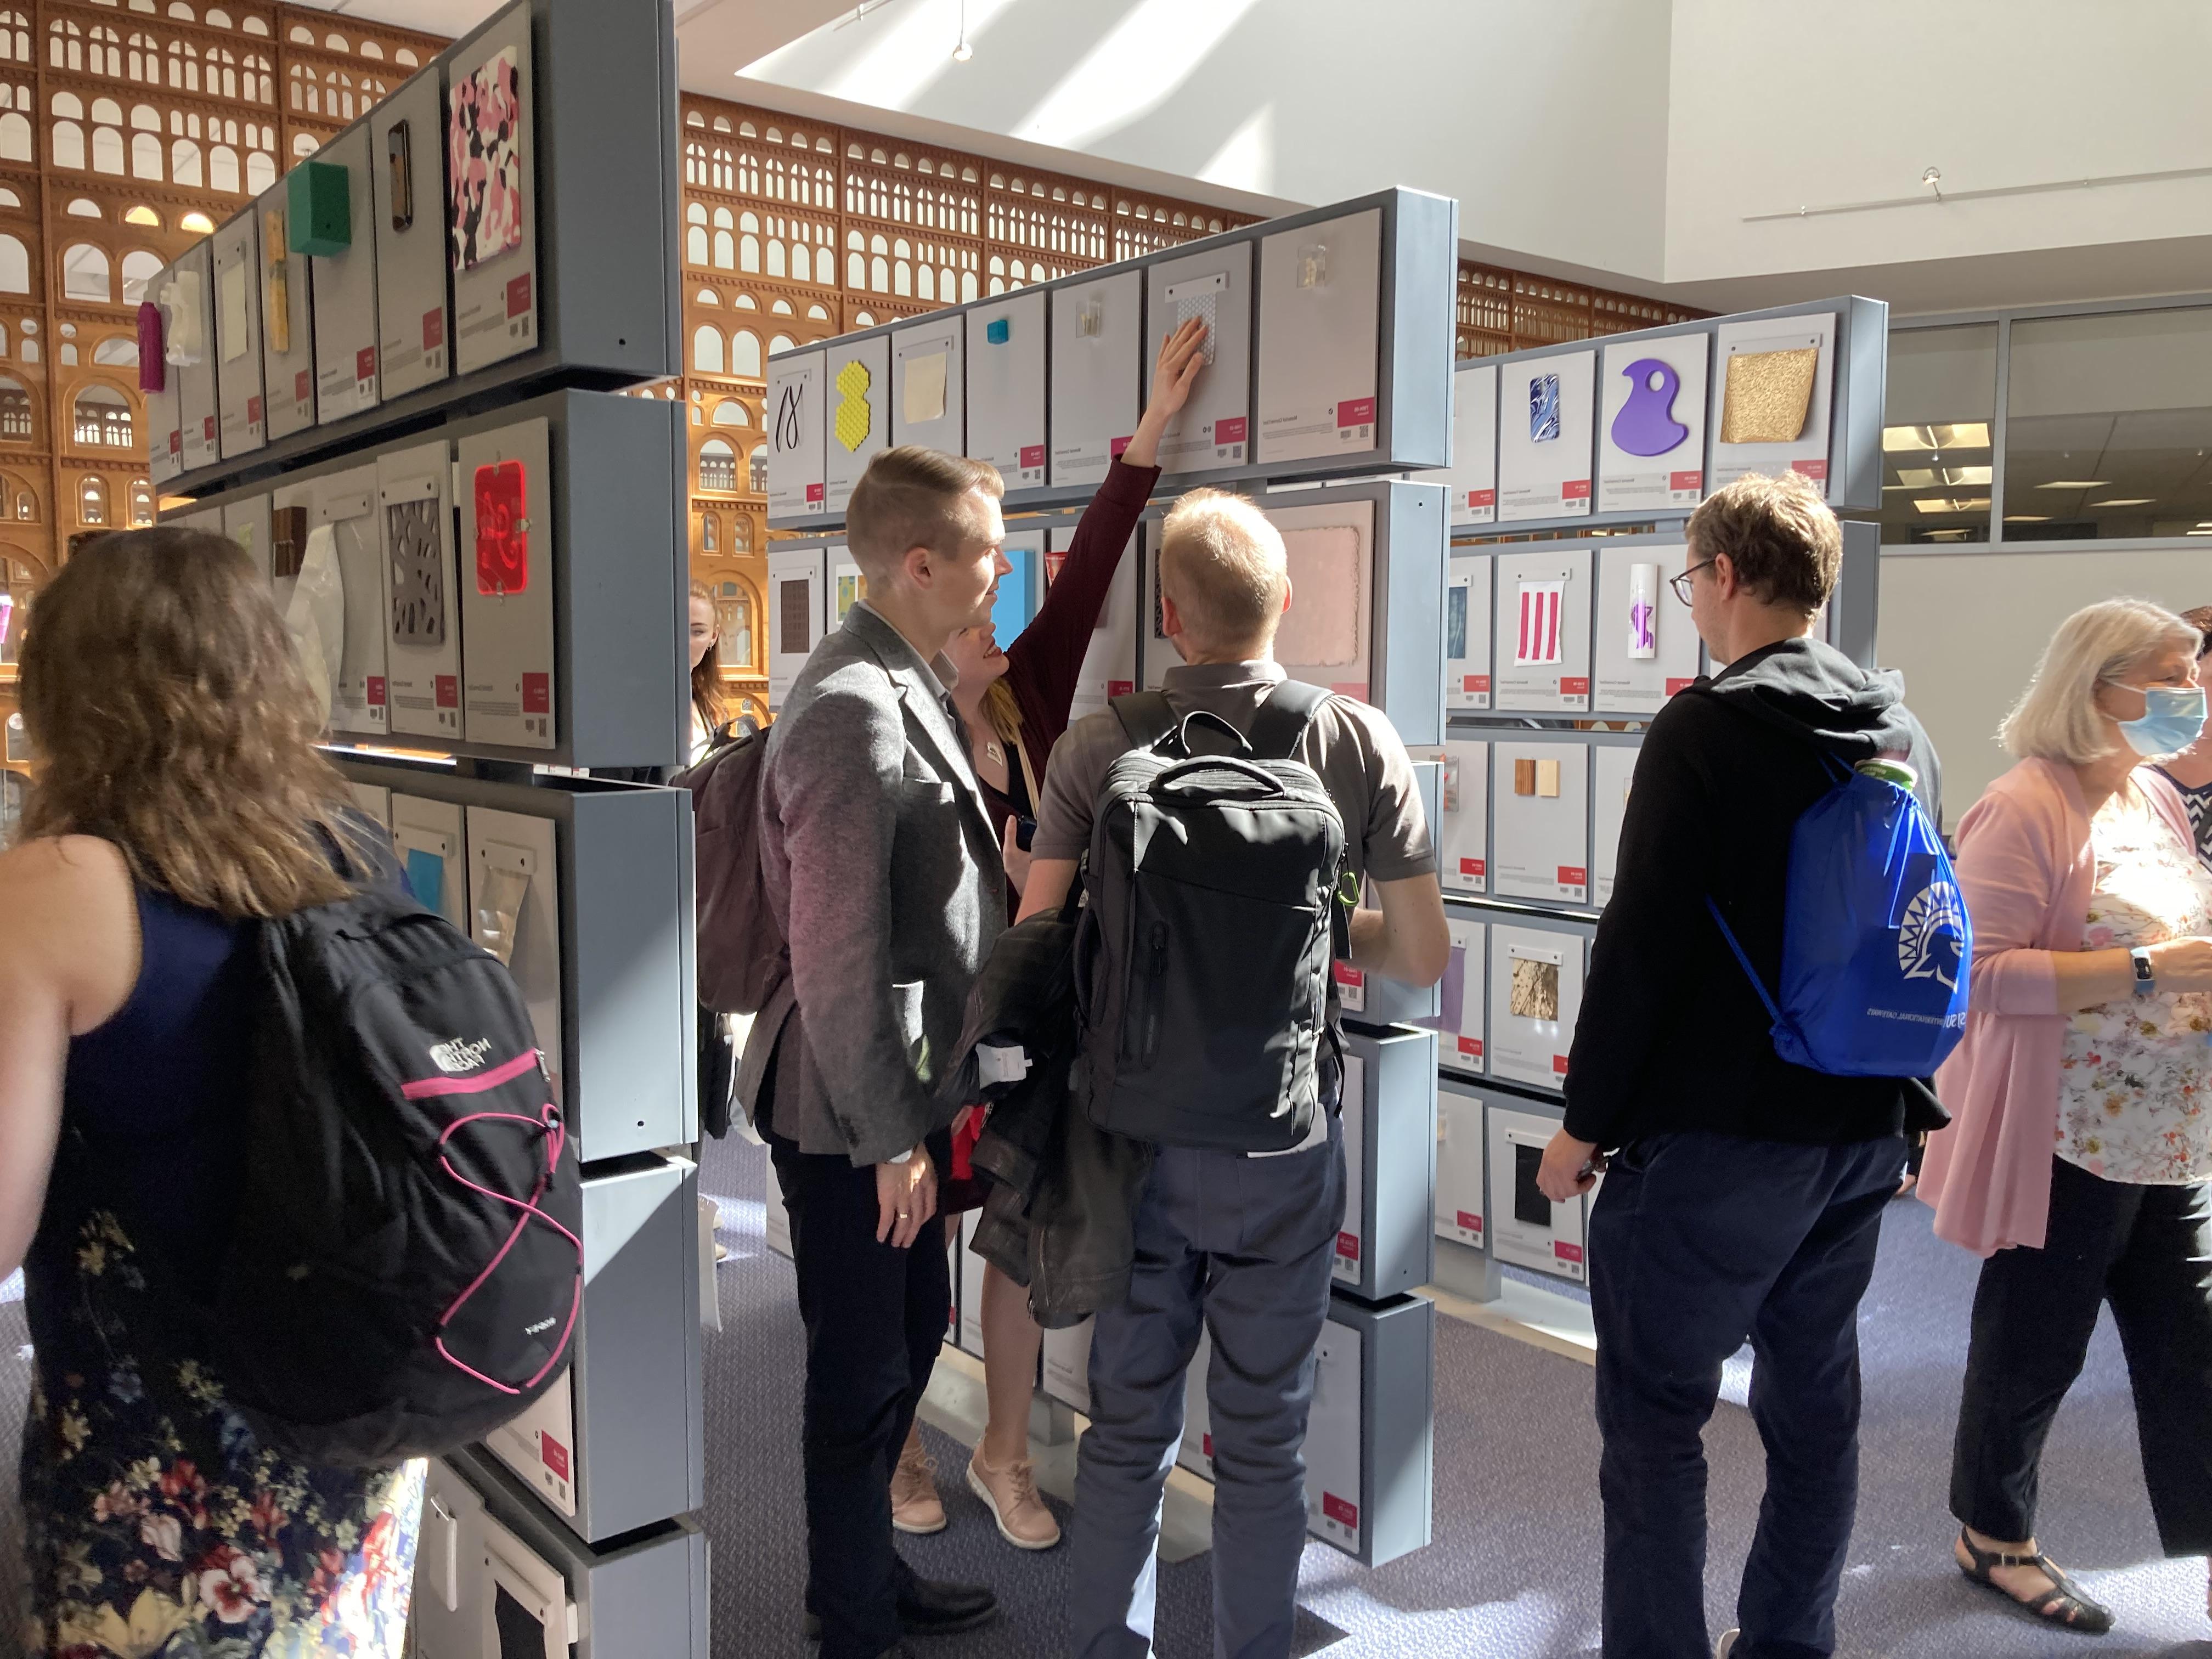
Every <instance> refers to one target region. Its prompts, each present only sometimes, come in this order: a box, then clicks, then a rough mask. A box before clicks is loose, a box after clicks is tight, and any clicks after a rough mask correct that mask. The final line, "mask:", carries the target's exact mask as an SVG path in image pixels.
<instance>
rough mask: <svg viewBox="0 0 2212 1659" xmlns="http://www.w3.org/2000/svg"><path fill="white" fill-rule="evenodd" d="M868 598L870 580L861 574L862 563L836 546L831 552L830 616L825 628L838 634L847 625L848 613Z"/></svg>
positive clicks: (825, 622)
mask: <svg viewBox="0 0 2212 1659" xmlns="http://www.w3.org/2000/svg"><path fill="white" fill-rule="evenodd" d="M867 597H868V579H867V578H866V576H864V575H862V574H860V561H859V560H857V559H855V558H854V556H853V555H852V552H851V550H849V549H848V548H845V547H842V546H834V547H832V548H830V550H829V616H828V617H826V618H824V620H823V628H824V629H826V630H827V631H828V632H829V633H832V634H834V633H836V631H837V630H838V629H841V628H842V627H843V626H844V625H845V617H846V613H847V612H848V611H851V610H852V608H853V607H854V605H858V604H859V603H860V601H861V600H862V599H866V598H867Z"/></svg>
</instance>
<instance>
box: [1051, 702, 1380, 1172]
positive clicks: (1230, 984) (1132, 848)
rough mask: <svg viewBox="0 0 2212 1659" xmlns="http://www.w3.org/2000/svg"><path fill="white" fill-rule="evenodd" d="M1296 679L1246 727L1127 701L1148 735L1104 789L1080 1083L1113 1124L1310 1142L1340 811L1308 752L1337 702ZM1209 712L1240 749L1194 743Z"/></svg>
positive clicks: (1089, 873) (1092, 862) (1089, 910)
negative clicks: (1214, 750) (1321, 712)
mask: <svg viewBox="0 0 2212 1659" xmlns="http://www.w3.org/2000/svg"><path fill="white" fill-rule="evenodd" d="M1328 695H1329V694H1328V692H1326V691H1324V690H1321V689H1320V688H1319V687H1316V686H1310V685H1304V684H1298V683H1297V682H1295V681H1291V682H1285V684H1281V685H1279V686H1278V687H1277V688H1276V689H1275V690H1274V691H1273V693H1272V694H1270V696H1268V698H1267V701H1266V702H1264V703H1262V704H1261V706H1260V709H1259V712H1258V714H1255V716H1254V717H1253V720H1252V729H1251V733H1250V736H1249V738H1246V737H1245V736H1243V735H1242V734H1240V733H1239V732H1237V730H1236V728H1235V727H1234V726H1231V725H1230V724H1229V722H1228V721H1226V720H1222V719H1221V718H1220V717H1219V716H1218V715H1215V714H1210V713H1206V712H1204V711H1200V712H1199V713H1195V714H1191V715H1190V716H1188V718H1187V719H1185V720H1182V722H1181V723H1180V724H1178V723H1177V722H1176V717H1175V714H1174V711H1173V710H1172V709H1171V708H1170V707H1169V704H1168V700H1167V698H1166V697H1165V696H1163V695H1162V694H1161V693H1159V692H1157V691H1152V692H1140V693H1139V694H1137V695H1136V696H1127V697H1118V698H1116V699H1115V702H1114V713H1115V716H1116V717H1117V718H1118V719H1119V720H1121V727H1122V730H1123V731H1125V732H1127V733H1128V736H1129V741H1130V742H1131V743H1132V744H1134V745H1135V746H1134V747H1133V748H1132V749H1131V750H1129V751H1128V752H1127V753H1126V754H1124V755H1122V756H1121V757H1120V758H1119V759H1117V760H1115V763H1114V764H1113V766H1112V767H1111V768H1110V769H1109V770H1108V772H1107V774H1106V781H1105V783H1104V784H1103V786H1102V787H1101V788H1100V790H1099V793H1098V802H1097V815H1096V819H1095V822H1094V824H1093V828H1092V829H1091V851H1090V854H1089V858H1088V860H1087V862H1086V864H1085V871H1084V888H1085V897H1086V900H1087V903H1086V904H1085V909H1084V913H1083V921H1082V925H1081V927H1080V928H1079V932H1078V935H1077V940H1076V950H1075V995H1076V1007H1077V1011H1078V1014H1079V1018H1080V1019H1081V1021H1082V1025H1083V1056H1082V1058H1083V1068H1082V1069H1083V1071H1084V1073H1085V1075H1084V1077H1083V1078H1082V1079H1081V1081H1080V1082H1079V1085H1078V1094H1079V1097H1080V1098H1082V1099H1083V1100H1084V1101H1085V1103H1086V1109H1087V1110H1088V1112H1089V1114H1090V1117H1091V1121H1092V1122H1093V1123H1095V1124H1097V1126H1098V1127H1100V1128H1102V1129H1105V1130H1108V1131H1110V1132H1111V1133H1115V1134H1119V1135H1126V1136H1128V1137H1130V1138H1131V1139H1137V1140H1149V1141H1155V1142H1158V1143H1159V1144H1160V1145H1163V1146H1197V1147H1205V1148H1210V1149H1212V1150H1215V1151H1220V1152H1282V1151H1285V1150H1286V1149H1287V1148H1289V1147H1291V1146H1297V1144H1298V1142H1299V1141H1300V1140H1302V1139H1304V1137H1305V1134H1306V1132H1307V1131H1308V1130H1309V1129H1310V1127H1312V1125H1313V1116H1314V1113H1315V1111H1316V1109H1318V1108H1319V1104H1320V1072H1321V1067H1320V1065H1319V1060H1320V1054H1321V1047H1322V1043H1323V1042H1328V1041H1331V1040H1333V1039H1332V1038H1331V1036H1330V1033H1329V1030H1328V982H1329V965H1330V962H1331V959H1332V957H1334V955H1335V940H1336V933H1337V923H1338V917H1337V914H1336V912H1337V904H1336V893H1337V887H1338V884H1339V881H1340V876H1341V872H1342V870H1343V866H1344V821H1343V819H1342V817H1340V815H1339V814H1338V812H1337V810H1336V803H1335V802H1334V800H1333V799H1330V797H1329V793H1328V790H1327V789H1325V788H1323V787H1322V781H1321V780H1320V778H1319V777H1317V776H1316V775H1315V774H1314V771H1313V769H1311V768H1310V767H1309V766H1306V765H1304V763H1301V762H1298V761H1296V760H1293V759H1291V756H1292V755H1293V754H1294V753H1295V752H1296V751H1297V746H1298V742H1299V740H1300V738H1303V737H1304V734H1305V730H1306V727H1307V726H1309V725H1310V723H1311V722H1312V720H1313V717H1314V714H1315V713H1316V710H1318V709H1319V708H1321V706H1322V703H1324V702H1327V701H1328ZM1201 725H1212V726H1218V727H1219V728H1220V731H1221V732H1225V733H1226V734H1227V736H1228V738H1229V740H1230V741H1231V742H1233V743H1234V744H1236V747H1237V752H1235V753H1233V754H1227V755H1220V754H1194V753H1193V752H1192V750H1191V738H1192V736H1193V735H1194V728H1196V727H1198V726H1201Z"/></svg>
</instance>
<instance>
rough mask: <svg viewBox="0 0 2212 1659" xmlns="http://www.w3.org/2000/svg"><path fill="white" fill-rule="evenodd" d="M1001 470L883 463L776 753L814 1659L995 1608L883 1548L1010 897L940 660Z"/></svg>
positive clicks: (771, 1046)
mask: <svg viewBox="0 0 2212 1659" xmlns="http://www.w3.org/2000/svg"><path fill="white" fill-rule="evenodd" d="M1003 492H1004V486H1003V485H1002V484H1001V483H1000V478H999V475H998V473H997V471H995V470H994V469H993V468H992V467H989V466H987V465H982V464H981V463H979V462H974V461H967V460H962V459H958V458H957V457H954V456H950V455H943V454H939V453H936V452H935V451H933V450H925V449H915V448H898V449H890V450H886V451H884V453H881V454H879V455H878V456H877V457H876V458H875V459H874V460H873V461H872V463H871V464H870V465H869V467H868V470H867V472H866V474H865V475H864V476H863V477H862V478H861V480H860V483H859V485H858V486H857V487H856V488H855V489H854V492H853V500H852V504H851V506H850V507H849V508H848V511H847V524H846V542H847V545H848V547H849V548H850V549H851V550H852V554H853V557H854V560H855V562H858V563H859V565H860V569H861V572H862V573H863V574H865V575H866V578H867V585H868V586H867V592H868V597H867V598H866V599H864V600H862V601H860V603H859V604H858V605H854V607H853V609H852V610H851V611H849V612H848V614H847V616H846V618H845V623H844V626H843V627H842V628H841V629H839V630H838V631H837V632H836V633H835V634H832V635H829V638H827V639H825V640H824V641H823V642H822V643H821V644H820V645H819V646H818V647H816V648H815V651H814V653H813V655H812V656H811V657H809V658H808V659H807V662H806V666H805V668H804V669H803V670H801V671H800V673H799V680H798V683H797V684H795V685H794V686H793V690H792V693H791V696H790V697H789V699H788V700H787V702H785V704H784V708H783V712H782V714H781V716H780V717H779V718H778V719H777V720H776V723H775V726H774V728H773V729H772V730H771V732H769V748H768V757H767V762H766V765H765V769H764V770H763V774H762V778H761V865H762V874H763V878H764V879H765V881H766V884H767V889H768V896H769V904H770V905H771V907H772V908H774V910H775V916H776V920H777V921H779V922H780V923H781V925H782V927H783V936H784V938H785V939H787V941H789V945H788V950H789V953H790V958H791V974H790V981H789V985H788V988H787V992H786V993H784V994H779V995H778V996H777V997H775V999H774V1000H771V1002H770V1004H769V1006H768V1007H767V1008H765V1009H763V1011H762V1013H761V1016H760V1018H758V1020H757V1021H756V1022H755V1024H754V1028H753V1032H752V1036H751V1037H750V1040H749V1042H748V1044H747V1051H746V1056H745V1059H746V1066H745V1075H744V1077H743V1078H741V1079H740V1084H741V1087H743V1086H744V1085H750V1089H749V1090H747V1091H746V1092H745V1093H744V1098H745V1099H747V1100H749V1101H751V1102H753V1103H755V1111H756V1115H757V1118H759V1119H761V1120H763V1121H762V1122H761V1124H760V1127H761V1128H762V1130H763V1134H764V1135H765V1137H766V1139H767V1140H768V1143H769V1151H770V1153H771V1155H772V1156H773V1158H775V1172H776V1178H777V1180H778V1181H779V1182H781V1186H782V1188H783V1194H784V1200H785V1202H786V1204H787V1206H788V1207H789V1209H790V1212H791V1244H792V1255H793V1261H795V1263H796V1265H797V1268H798V1278H799V1316H800V1317H801V1318H802V1319H803V1320H804V1321H805V1326H806V1384H805V1431H804V1453H805V1466H806V1521H807V1547H808V1560H809V1568H808V1577H807V1596H806V1603H807V1620H806V1623H807V1629H808V1633H809V1634H812V1633H814V1632H815V1631H816V1630H817V1629H818V1630H819V1632H820V1634H821V1637H822V1656H823V1659H880V1656H883V1655H885V1654H898V1653H902V1652H904V1651H905V1650H904V1648H903V1646H902V1633H904V1634H915V1635H925V1634H934V1633H939V1632H947V1631H953V1630H965V1629H968V1628H969V1627H970V1626H975V1625H978V1624H981V1623H982V1622H983V1621H984V1620H987V1619H989V1618H990V1617H991V1616H992V1615H993V1614H994V1613H995V1612H996V1611H997V1602H996V1601H995V1599H994V1597H993V1596H992V1595H991V1593H990V1592H989V1591H988V1590H987V1589H981V1587H977V1586H967V1585H957V1584H944V1583H931V1582H929V1581H927V1580H924V1579H921V1578H919V1577H916V1575H915V1572H914V1571H913V1570H912V1569H911V1568H909V1567H908V1566H907V1565H906V1564H905V1563H904V1562H903V1561H902V1560H901V1559H899V1557H898V1555H897V1554H896V1552H895V1551H894V1550H893V1549H892V1547H891V1516H890V1476H891V1471H892V1468H893V1466H894V1464H895V1463H896V1461H897V1457H898V1451H899V1448H900V1446H901V1445H902V1443H904V1441H905V1438H906V1433H907V1427H908V1424H909V1423H910V1422H911V1421H912V1420H913V1417H914V1413H915V1407H916V1406H917V1405H918V1404H919V1403H920V1402H921V1394H922V1390H923V1389H924V1388H925V1387H927V1384H928V1382H929V1374H930V1370H931V1368H932V1367H933V1365H934V1364H935V1363H936V1358H937V1350H938V1346H939V1343H940V1342H941V1341H942V1340H944V1335H945V1308H946V1306H947V1305H948V1304H949V1303H950V1300H951V1285H949V1283H948V1282H947V1274H946V1266H945V1238H944V1233H943V1231H942V1230H941V1229H940V1228H937V1227H931V1226H928V1225H927V1223H928V1222H929V1221H930V1219H931V1218H932V1217H933V1215H934V1214H935V1212H936V1203H937V1180H938V1171H939V1169H940V1168H941V1167H942V1165H943V1164H944V1163H945V1161H946V1160H947V1159H948V1158H949V1156H950V1148H949V1136H948V1133H947V1132H948V1130H949V1128H950V1120H949V1116H948V1115H947V1110H946V1109H941V1108H940V1107H939V1103H938V1101H937V1098H936V1096H937V1090H938V1085H939V1081H940V1079H939V1067H940V1066H941V1065H942V1063H943V1061H944V1060H945V1058H946V1057H947V1056H949V1055H950V1054H951V1052H952V1049H953V1046H954V1044H955V1043H956V1042H957V1040H958V1037H959V1035H960V1025H961V1019H962V1017H963V1014H964V1013H965V1012H966V1008H967V1002H968V992H969V986H970V985H971V984H972V983H973V982H974V980H975V974H976V971H977V969H979V968H980V967H981V964H982V962H983V958H984V956H985V955H986V953H987V952H988V951H989V950H990V948H991V943H992V941H993V940H994V939H996V938H997V937H998V935H999V934H1000V932H1002V931H1003V930H1004V928H1005V927H1006V876H1005V873H1004V871H1003V869H1002V866H1001V863H1000V848H999V842H998V837H997V835H996V833H995V832H994V826H993V825H992V823H991V822H990V819H989V817H988V816H987V813H986V812H985V811H984V806H983V800H982V797H981V794H980V793H978V791H977V788H976V784H975V771H974V769H973V767H972V766H971V765H970V763H969V747H968V742H967V738H966V736H965V734H964V733H963V730H962V727H961V724H960V720H959V717H958V715H957V714H955V713H954V711H953V708H952V699H951V687H952V684H953V683H954V682H955V681H956V680H957V678H958V675H957V672H956V671H955V670H954V668H953V666H952V665H951V663H950V662H949V661H948V660H947V659H945V655H944V649H945V644H946V642H947V641H950V640H951V636H952V635H953V634H954V633H956V632H957V631H958V630H959V629H963V628H967V627H971V626H973V625H975V623H980V622H982V621H984V620H986V619H987V617H988V616H989V614H990V609H991V605H992V601H993V599H994V597H995V596H996V592H997V589H998V579H999V577H1000V576H1001V575H1003V574H1006V572H1007V571H1008V570H1010V569H1011V568H1012V566H1010V565H1009V564H1008V563H1007V562H1006V557H1005V556H1004V554H1003V552H1002V551H1001V544H1003V542H1004V541H1005V538H1006V528H1005V526H1004V523H1003V522H1002V521H1001V520H1000V513H999V498H1000V495H1002V494H1003Z"/></svg>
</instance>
